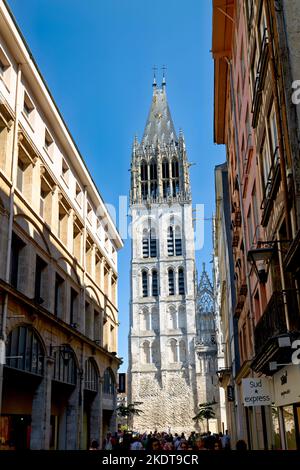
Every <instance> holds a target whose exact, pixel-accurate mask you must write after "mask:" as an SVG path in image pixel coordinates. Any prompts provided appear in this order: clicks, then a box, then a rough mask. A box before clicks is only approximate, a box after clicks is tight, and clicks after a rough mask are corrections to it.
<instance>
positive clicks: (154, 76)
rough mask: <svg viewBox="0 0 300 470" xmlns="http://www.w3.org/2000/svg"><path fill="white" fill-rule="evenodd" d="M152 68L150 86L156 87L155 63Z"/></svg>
mask: <svg viewBox="0 0 300 470" xmlns="http://www.w3.org/2000/svg"><path fill="white" fill-rule="evenodd" d="M152 70H153V83H152V86H153V87H156V71H157V67H156V65H153V67H152Z"/></svg>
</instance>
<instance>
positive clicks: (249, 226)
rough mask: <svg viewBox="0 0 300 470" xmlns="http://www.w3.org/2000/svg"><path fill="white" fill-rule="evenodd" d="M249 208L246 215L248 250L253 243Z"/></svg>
mask: <svg viewBox="0 0 300 470" xmlns="http://www.w3.org/2000/svg"><path fill="white" fill-rule="evenodd" d="M251 212H252V211H251V206H250V207H249V210H248V215H247V227H248V239H249V248H250V247H251V245H252V243H253V224H252V214H251Z"/></svg>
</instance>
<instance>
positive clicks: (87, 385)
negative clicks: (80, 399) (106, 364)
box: [84, 359, 99, 393]
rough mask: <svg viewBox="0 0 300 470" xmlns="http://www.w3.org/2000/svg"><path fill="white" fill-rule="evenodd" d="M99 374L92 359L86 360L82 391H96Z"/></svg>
mask: <svg viewBox="0 0 300 470" xmlns="http://www.w3.org/2000/svg"><path fill="white" fill-rule="evenodd" d="M98 383H99V374H98V371H97V368H96V366H95V363H94V361H93V360H92V359H87V360H86V361H85V366H84V389H85V390H88V391H89V392H95V393H97V391H98Z"/></svg>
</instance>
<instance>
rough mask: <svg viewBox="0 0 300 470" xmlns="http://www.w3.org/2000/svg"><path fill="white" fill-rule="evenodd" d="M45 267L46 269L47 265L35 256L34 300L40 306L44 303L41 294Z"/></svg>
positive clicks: (43, 285)
mask: <svg viewBox="0 0 300 470" xmlns="http://www.w3.org/2000/svg"><path fill="white" fill-rule="evenodd" d="M46 267H47V263H46V262H45V261H44V260H43V259H42V258H40V257H39V256H38V255H37V256H36V262H35V287H34V298H35V301H36V302H37V303H38V304H42V303H43V302H44V301H45V299H44V298H43V297H42V294H43V291H44V287H45V271H46Z"/></svg>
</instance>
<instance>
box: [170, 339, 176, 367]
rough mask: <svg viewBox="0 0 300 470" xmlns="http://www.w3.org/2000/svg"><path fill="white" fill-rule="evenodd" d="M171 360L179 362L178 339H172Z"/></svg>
mask: <svg viewBox="0 0 300 470" xmlns="http://www.w3.org/2000/svg"><path fill="white" fill-rule="evenodd" d="M170 362H171V363H174V362H178V352H177V341H176V339H171V341H170Z"/></svg>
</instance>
